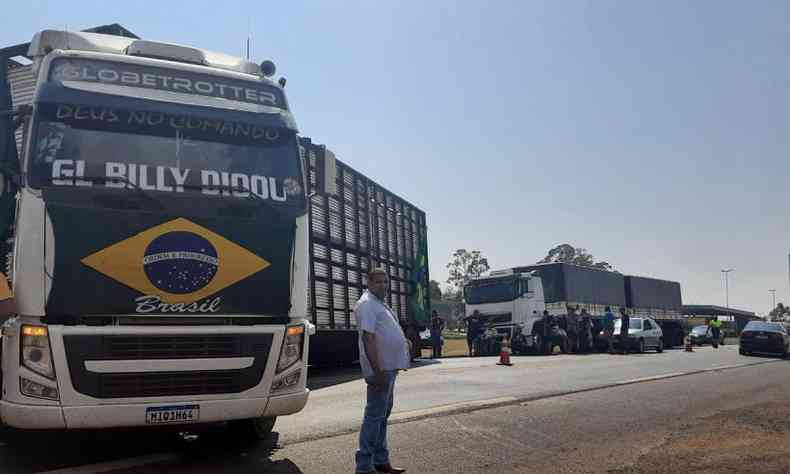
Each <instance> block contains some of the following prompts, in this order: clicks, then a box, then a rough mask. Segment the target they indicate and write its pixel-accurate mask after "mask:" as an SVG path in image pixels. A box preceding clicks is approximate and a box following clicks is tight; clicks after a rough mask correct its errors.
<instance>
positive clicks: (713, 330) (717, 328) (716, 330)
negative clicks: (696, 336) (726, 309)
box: [708, 316, 721, 349]
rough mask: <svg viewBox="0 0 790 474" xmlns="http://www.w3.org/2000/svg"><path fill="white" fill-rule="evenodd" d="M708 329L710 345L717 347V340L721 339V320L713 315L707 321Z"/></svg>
mask: <svg viewBox="0 0 790 474" xmlns="http://www.w3.org/2000/svg"><path fill="white" fill-rule="evenodd" d="M708 331H709V332H710V340H711V345H712V346H713V348H714V349H718V348H719V340H720V339H721V321H719V318H717V317H715V316H714V317H713V319H711V320H710V321H708Z"/></svg>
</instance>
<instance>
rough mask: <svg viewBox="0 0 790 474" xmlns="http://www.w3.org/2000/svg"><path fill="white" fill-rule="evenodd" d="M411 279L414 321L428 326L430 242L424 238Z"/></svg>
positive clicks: (410, 303) (421, 241) (411, 303)
mask: <svg viewBox="0 0 790 474" xmlns="http://www.w3.org/2000/svg"><path fill="white" fill-rule="evenodd" d="M411 278H412V280H411V287H412V292H411V296H410V297H409V298H410V301H409V306H410V307H411V315H412V319H413V321H414V322H416V323H417V324H418V325H420V326H427V325H428V320H429V317H428V311H429V309H430V308H429V307H428V304H429V300H428V291H429V290H428V242H427V241H426V239H424V238H423V239H420V249H419V251H418V252H417V258H415V259H414V266H413V267H412V277H411Z"/></svg>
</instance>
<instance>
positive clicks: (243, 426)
mask: <svg viewBox="0 0 790 474" xmlns="http://www.w3.org/2000/svg"><path fill="white" fill-rule="evenodd" d="M275 421H277V417H276V416H261V417H258V418H245V419H243V420H232V421H229V422H228V429H229V430H230V432H231V434H232V435H233V436H234V437H236V438H238V439H241V440H245V441H262V440H265V439H266V438H268V437H269V436H270V435H271V434H272V430H273V429H274V422H275Z"/></svg>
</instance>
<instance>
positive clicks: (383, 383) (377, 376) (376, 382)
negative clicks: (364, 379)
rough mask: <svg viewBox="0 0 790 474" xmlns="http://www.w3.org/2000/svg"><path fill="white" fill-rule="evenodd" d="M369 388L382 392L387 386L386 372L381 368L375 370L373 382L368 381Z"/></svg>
mask: <svg viewBox="0 0 790 474" xmlns="http://www.w3.org/2000/svg"><path fill="white" fill-rule="evenodd" d="M368 386H370V389H371V390H373V391H374V392H383V391H384V389H386V388H387V374H385V373H384V372H383V371H381V370H377V371H376V372H375V373H374V374H373V382H372V383H368Z"/></svg>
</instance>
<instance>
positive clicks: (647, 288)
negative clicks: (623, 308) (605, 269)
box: [625, 276, 683, 311]
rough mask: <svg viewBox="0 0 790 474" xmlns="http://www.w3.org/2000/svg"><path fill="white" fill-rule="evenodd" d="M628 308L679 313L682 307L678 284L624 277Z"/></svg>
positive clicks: (652, 279)
mask: <svg viewBox="0 0 790 474" xmlns="http://www.w3.org/2000/svg"><path fill="white" fill-rule="evenodd" d="M625 287H626V296H627V301H626V303H627V305H628V307H629V308H649V309H666V310H676V311H680V310H681V309H682V307H683V303H682V301H681V296H680V283H678V282H676V281H666V280H657V279H654V278H645V277H638V276H627V277H625Z"/></svg>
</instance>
